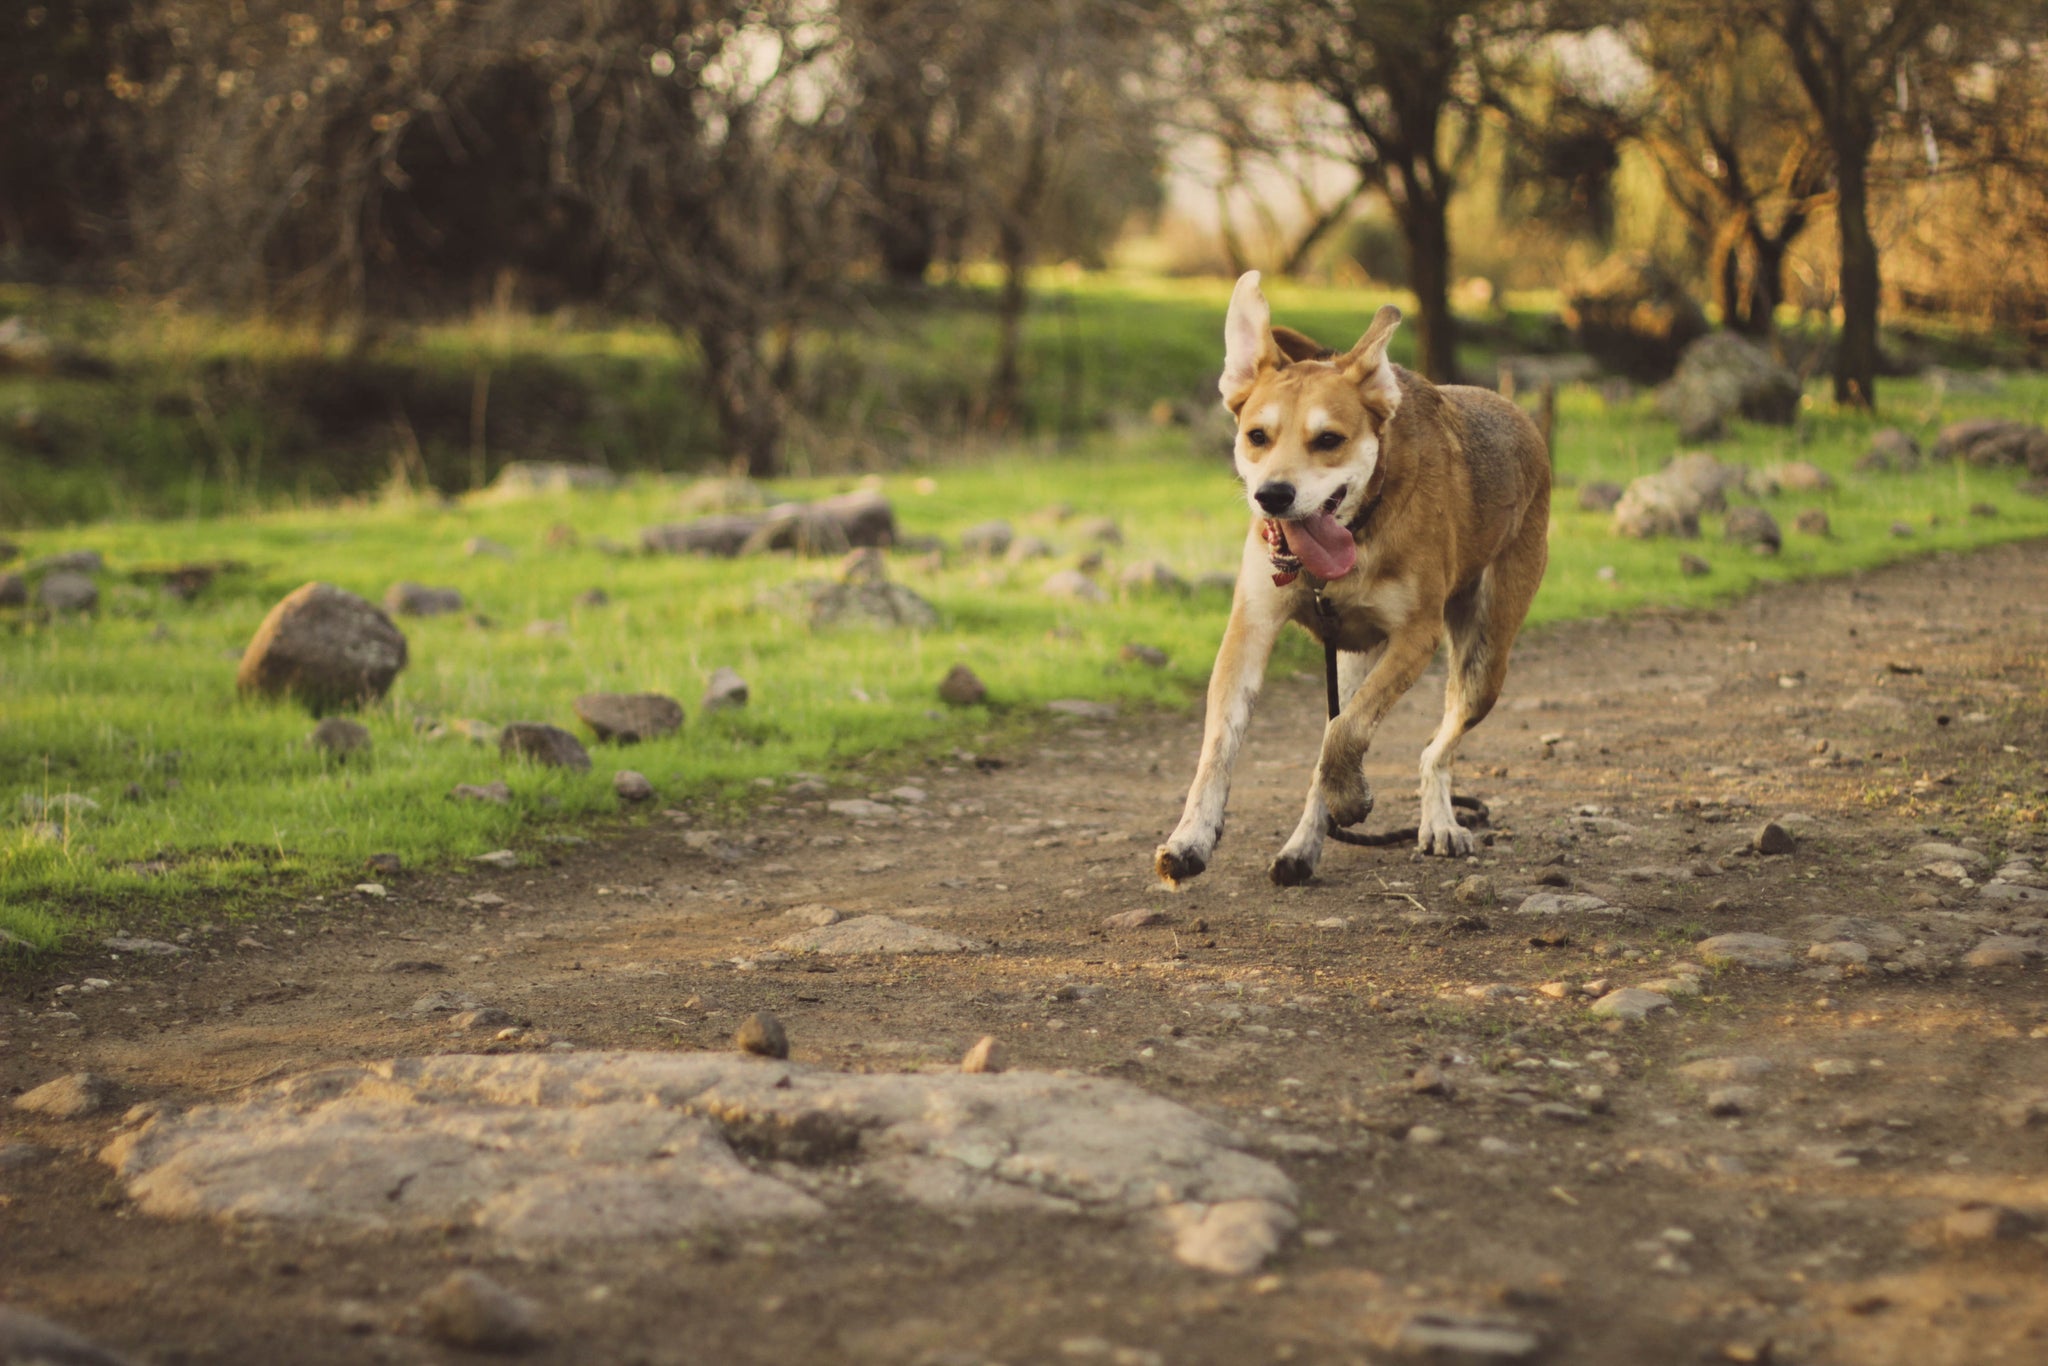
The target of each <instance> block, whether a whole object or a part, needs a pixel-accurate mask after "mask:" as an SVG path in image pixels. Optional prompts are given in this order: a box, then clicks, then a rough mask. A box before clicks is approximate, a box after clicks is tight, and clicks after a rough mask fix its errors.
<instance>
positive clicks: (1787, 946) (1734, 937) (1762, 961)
mask: <svg viewBox="0 0 2048 1366" xmlns="http://www.w3.org/2000/svg"><path fill="white" fill-rule="evenodd" d="M1696 947H1697V948H1698V950H1699V955H1700V958H1701V959H1702V960H1703V961H1704V962H1706V963H1707V964H1708V966H1710V967H1737V968H1754V969H1756V970H1757V971H1759V972H1789V971H1790V970H1791V969H1792V966H1793V959H1792V943H1791V941H1790V940H1786V939H1779V938H1777V937H1776V936H1774V935H1768V934H1717V935H1715V936H1714V937H1713V938H1711V939H1702V940H1701V941H1700V942H1699V944H1698V945H1696Z"/></svg>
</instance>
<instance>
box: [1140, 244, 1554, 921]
mask: <svg viewBox="0 0 2048 1366" xmlns="http://www.w3.org/2000/svg"><path fill="white" fill-rule="evenodd" d="M1400 322H1401V311H1400V310H1399V309H1397V308H1395V307H1393V306H1392V305H1388V306H1386V307H1383V308H1381V309H1380V310H1379V313H1378V314H1377V316H1375V317H1374V319H1373V321H1372V325H1371V326H1370V327H1368V328H1367V329H1366V331H1365V335H1364V336H1362V337H1360V338H1359V340H1358V344H1357V345H1355V346H1353V347H1352V348H1351V349H1350V350H1349V351H1346V352H1344V353H1343V354H1341V355H1339V354H1337V353H1336V352H1335V351H1332V350H1330V349H1328V348H1326V347H1323V346H1320V345H1318V344H1317V343H1316V342H1314V341H1312V340H1311V339H1309V338H1308V337H1306V336H1303V335H1302V334H1301V333H1299V332H1296V331H1294V330H1292V329H1290V328H1285V327H1275V326H1274V325H1273V321H1272V310H1271V308H1270V307H1269V306H1268V305H1267V303H1266V298H1265V296H1264V295H1263V294H1262V293H1261V292H1260V291H1259V276H1258V272H1257V271H1251V272H1248V273H1246V274H1245V275H1244V276H1243V277H1242V278H1241V279H1239V280H1238V282H1237V287H1236V289H1235V290H1234V291H1233V292H1232V294H1231V297H1230V312H1229V316H1228V317H1227V319H1226V320H1225V322H1224V326H1223V341H1224V359H1223V375H1222V378H1221V379H1220V380H1218V381H1217V387H1218V388H1219V389H1220V390H1221V391H1222V395H1223V406H1224V407H1226V408H1228V409H1229V410H1230V412H1231V413H1232V414H1233V415H1234V416H1235V417H1236V419H1237V437H1236V441H1235V445H1234V448H1233V451H1234V460H1235V465H1236V469H1237V474H1238V476H1239V477H1240V478H1241V479H1242V480H1243V481H1244V488H1245V496H1246V498H1247V499H1249V501H1250V503H1251V508H1252V522H1251V528H1250V530H1249V532H1248V533H1247V534H1246V536H1245V542H1244V558H1243V562H1242V565H1241V567H1240V568H1239V570H1238V575H1237V593H1236V597H1235V599H1234V601H1233V602H1232V604H1231V609H1230V624H1229V625H1228V626H1227V627H1226V628H1225V629H1224V632H1223V643H1222V646H1221V648H1219V649H1218V651H1217V653H1216V665H1215V668H1214V670H1213V671H1212V672H1211V674H1210V676H1209V699H1208V708H1207V717H1206V723H1205V726H1204V731H1203V735H1202V752H1201V758H1200V762H1199V764H1198V765H1197V767H1196V770H1195V779H1194V783H1193V785H1192V786H1191V787H1190V788H1189V790H1188V798H1187V805H1186V807H1185V808H1184V809H1183V811H1182V813H1181V818H1180V824H1179V825H1178V826H1176V827H1175V828H1174V831H1173V833H1172V835H1170V836H1169V837H1168V838H1167V841H1166V843H1164V844H1162V845H1160V846H1159V848H1158V850H1157V852H1156V853H1155V854H1154V856H1153V868H1154V870H1155V871H1156V872H1157V873H1158V875H1159V876H1160V878H1162V879H1163V880H1164V881H1165V882H1166V883H1167V885H1168V886H1172V887H1178V886H1179V885H1180V884H1181V883H1183V882H1185V881H1186V880H1187V879H1189V878H1192V877H1195V876H1196V875H1198V874H1199V873H1201V872H1202V871H1203V870H1204V869H1205V868H1207V867H1208V865H1209V860H1210V858H1211V857H1212V856H1213V855H1214V853H1215V850H1216V844H1217V841H1219V840H1220V839H1221V838H1222V836H1223V809H1224V805H1225V803H1226V801H1227V800H1228V798H1229V795H1230V769H1231V764H1232V762H1233V761H1234V760H1235V759H1236V757H1237V751H1238V746H1239V744H1240V743H1241V742H1242V741H1243V739H1244V731H1245V726H1246V725H1247V724H1248V723H1249V722H1250V720H1251V714H1252V706H1253V703H1254V702H1255V701H1256V700H1257V698H1258V694H1259V686H1260V684H1261V683H1262V682H1263V680H1264V677H1265V671H1266V661H1267V659H1268V657H1269V656H1270V655H1271V654H1272V650H1273V643H1274V641H1275V640H1276V639H1277V638H1278V636H1279V634H1280V629H1281V627H1283V626H1285V625H1286V624H1287V623H1288V622H1290V621H1292V622H1295V623H1298V624H1299V625H1301V626H1304V627H1306V628H1307V629H1308V631H1309V632H1310V633H1311V634H1312V635H1314V636H1316V637H1317V638H1318V639H1320V640H1322V641H1323V642H1324V643H1325V644H1326V645H1329V644H1334V645H1335V646H1336V648H1337V650H1338V652H1339V653H1338V656H1337V694H1336V695H1337V696H1338V697H1339V698H1341V699H1343V704H1342V710H1341V712H1340V713H1339V714H1338V715H1337V716H1336V717H1335V718H1334V719H1333V720H1331V721H1330V722H1329V724H1328V726H1327V727H1326V728H1325V729H1324V731H1323V744H1322V752H1321V754H1320V756H1319V757H1318V759H1317V761H1316V768H1315V777H1314V779H1313V780H1312V781H1311V783H1310V784H1309V791H1308V802H1307V805H1306V806H1305V807H1304V808H1303V810H1302V813H1301V823H1300V824H1299V825H1297V826H1296V827H1295V829H1294V833H1293V835H1291V836H1290V837H1289V838H1288V840H1287V843H1286V844H1285V845H1284V846H1283V847H1282V848H1281V850H1280V853H1279V855H1278V856H1277V857H1276V858H1275V859H1274V860H1273V863H1272V866H1271V869H1270V872H1271V875H1272V879H1273V881H1274V882H1276V883H1278V884H1280V885H1281V886H1294V885H1297V884H1299V883H1303V882H1306V881H1308V880H1309V879H1310V878H1311V877H1313V876H1314V875H1315V870H1316V864H1317V862H1318V861H1319V860H1320V859H1321V857H1322V851H1323V841H1324V838H1325V836H1326V835H1327V834H1328V833H1329V832H1330V831H1331V830H1333V829H1341V828H1343V827H1347V826H1352V825H1356V824H1357V823H1358V822H1360V821H1362V820H1364V819H1365V818H1366V817H1367V816H1368V815H1369V814H1370V813H1371V811H1372V807H1373V794H1372V789H1371V787H1370V786H1368V784H1367V783H1366V779H1365V770H1364V761H1365V755H1366V750H1367V749H1368V748H1369V747H1370V746H1371V744H1372V739H1373V734H1374V732H1375V731H1376V730H1377V729H1378V728H1379V724H1380V722H1381V721H1382V720H1383V719H1384V718H1385V717H1386V714H1387V712H1388V711H1389V710H1390V709H1392V707H1393V705H1394V703H1395V702H1397V701H1399V700H1400V698H1401V696H1402V694H1404V693H1406V692H1407V691H1408V689H1409V688H1411V687H1413V686H1414V684H1415V680H1416V679H1417V678H1419V677H1421V675H1422V672H1423V670H1424V669H1426V668H1427V667H1428V666H1429V662H1430V660H1431V659H1432V658H1434V657H1435V655H1436V650H1437V644H1438V642H1439V641H1440V640H1442V639H1443V638H1444V637H1445V636H1446V635H1448V636H1449V638H1450V669H1449V679H1448V681H1447V682H1446V684H1445V686H1444V717H1443V723H1442V725H1440V726H1439V727H1438V728H1437V732H1436V736H1435V738H1434V739H1433V740H1431V741H1430V743H1429V747H1428V748H1426V749H1425V750H1423V752H1422V766H1421V768H1422V814H1421V819H1420V820H1419V822H1418V823H1417V827H1416V844H1417V845H1418V846H1419V847H1420V848H1421V849H1422V851H1423V852H1424V853H1427V854H1433V855H1438V856H1441V857H1459V856H1463V855H1466V854H1469V853H1471V852H1472V835H1471V832H1470V831H1468V830H1467V829H1465V828H1464V827H1463V826H1461V825H1460V824H1459V823H1458V821H1457V818H1456V816H1455V814H1454V812H1453V807H1452V802H1451V760H1452V756H1453V755H1454V754H1455V753H1456V752H1457V747H1458V741H1459V740H1460V738H1461V737H1463V735H1464V734H1465V732H1466V731H1468V730H1470V729H1471V728H1472V727H1473V726H1476V725H1478V724H1479V722H1480V721H1481V720H1482V719H1484V717H1485V716H1486V714H1487V712H1489V711H1490V710H1492V708H1493V704H1494V701H1495V699H1497V698H1498V697H1499V696H1500V689H1501V684H1502V682H1503V681H1504V680H1505V679H1506V677H1507V668H1508V651H1509V649H1510V647H1512V646H1513V644H1514V641H1515V635H1516V633H1517V632H1518V631H1519V630H1520V629H1521V625H1522V619H1523V617H1525V616H1526V615H1527V614H1528V611H1529V604H1530V602H1531V601H1532V600H1533V599H1534V598H1535V596H1536V589H1537V587H1538V585H1540V584H1541V583H1542V582H1543V570H1544V566H1545V565H1546V564H1547V562H1548V560H1549V557H1550V543H1549V536H1550V452H1549V450H1548V448H1547V447H1546V446H1545V444H1544V440H1543V437H1542V435H1541V434H1540V433H1539V432H1538V431H1537V429H1536V425H1535V424H1534V423H1533V422H1531V421H1530V420H1529V418H1528V417H1527V416H1526V415H1525V414H1524V413H1523V412H1522V410H1521V409H1520V408H1517V407H1516V406H1515V405H1514V404H1513V403H1511V402H1509V401H1508V400H1507V399H1504V398H1502V397H1501V396H1500V395H1499V394H1496V393H1494V392H1492V391H1491V390H1487V389H1476V388H1471V387H1468V386H1465V385H1436V384H1432V383H1430V382H1429V381H1428V380H1426V379H1424V378H1423V377H1422V376H1420V375H1417V374H1413V373H1411V372H1410V371H1408V370H1404V369H1402V368H1401V367H1400V366H1398V365H1395V364H1393V363H1392V362H1390V361H1389V360H1388V359H1387V343H1388V341H1389V340H1390V339H1391V338H1392V337H1393V335H1394V329H1395V328H1396V327H1398V326H1399V325H1400ZM1276 571H1277V572H1276Z"/></svg>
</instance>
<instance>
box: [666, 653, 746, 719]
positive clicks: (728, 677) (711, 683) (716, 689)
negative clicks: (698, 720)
mask: <svg viewBox="0 0 2048 1366" xmlns="http://www.w3.org/2000/svg"><path fill="white" fill-rule="evenodd" d="M746 705H747V680H746V679H744V678H741V677H740V676H739V672H738V670H736V669H730V668H726V667H724V666H720V667H719V668H716V669H713V670H712V671H711V677H710V678H709V679H708V680H707V681H706V682H705V684H704V700H703V701H701V702H699V703H698V704H697V710H698V711H700V712H713V711H724V710H726V709H728V708H732V707H744V706H746ZM676 712H677V721H676V724H677V725H681V724H682V720H681V712H682V708H681V707H678V708H676Z"/></svg>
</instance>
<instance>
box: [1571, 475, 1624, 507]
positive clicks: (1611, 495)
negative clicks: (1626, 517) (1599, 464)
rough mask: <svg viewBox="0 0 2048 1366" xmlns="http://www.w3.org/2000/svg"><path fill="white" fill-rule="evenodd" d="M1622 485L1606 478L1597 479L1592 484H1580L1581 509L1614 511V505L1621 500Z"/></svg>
mask: <svg viewBox="0 0 2048 1366" xmlns="http://www.w3.org/2000/svg"><path fill="white" fill-rule="evenodd" d="M1621 493H1622V489H1621V485H1619V484H1614V483H1609V482H1608V481H1607V480H1605V479H1595V480H1594V481H1593V482H1591V483H1590V484H1582V485H1580V486H1579V511H1581V512H1612V511H1614V505H1615V504H1616V503H1618V502H1620V501H1621Z"/></svg>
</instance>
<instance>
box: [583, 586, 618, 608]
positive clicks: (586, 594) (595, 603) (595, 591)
mask: <svg viewBox="0 0 2048 1366" xmlns="http://www.w3.org/2000/svg"><path fill="white" fill-rule="evenodd" d="M611 600H612V595H611V594H609V593H607V592H605V591H604V590H603V589H602V588H586V589H584V590H583V591H582V592H581V593H578V594H577V595H576V605H577V606H578V607H605V606H609V605H610V603H611Z"/></svg>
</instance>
